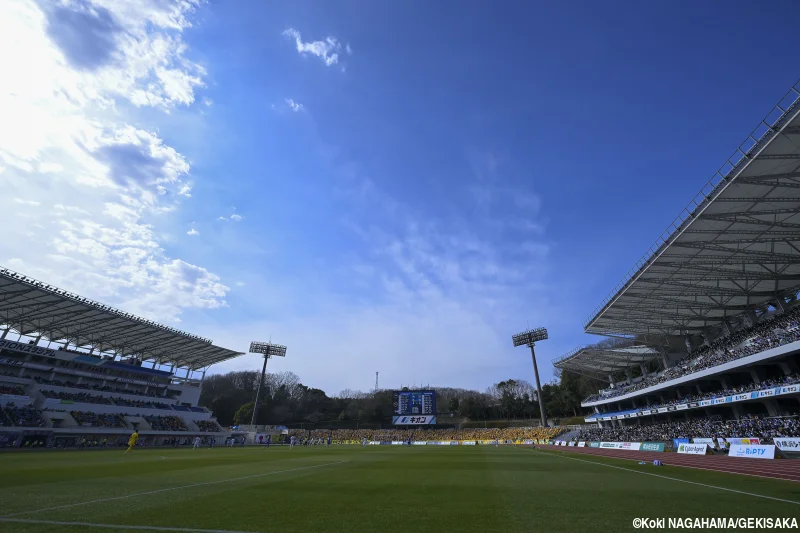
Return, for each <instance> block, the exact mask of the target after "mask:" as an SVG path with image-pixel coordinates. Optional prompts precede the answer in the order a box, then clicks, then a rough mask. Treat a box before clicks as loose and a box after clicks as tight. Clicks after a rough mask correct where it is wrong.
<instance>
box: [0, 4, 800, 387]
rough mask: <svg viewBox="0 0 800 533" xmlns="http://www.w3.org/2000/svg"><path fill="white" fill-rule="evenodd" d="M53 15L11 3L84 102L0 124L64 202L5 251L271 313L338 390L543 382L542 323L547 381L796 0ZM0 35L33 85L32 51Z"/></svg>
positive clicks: (76, 271) (688, 187)
mask: <svg viewBox="0 0 800 533" xmlns="http://www.w3.org/2000/svg"><path fill="white" fill-rule="evenodd" d="M59 9H60V11H59V10H53V9H49V8H46V7H42V6H41V5H39V4H36V3H34V2H28V1H26V0H14V2H12V6H11V11H10V14H12V15H14V16H15V17H17V19H18V20H17V22H18V23H17V24H16V25H15V28H23V29H24V30H25V31H28V33H24V34H23V30H22V29H17V30H16V31H17V32H18V33H19V35H18V36H17V37H16V39H17V42H19V40H22V39H23V38H24V39H27V40H29V41H30V43H33V44H36V46H38V48H35V50H37V51H39V52H37V53H36V54H33V55H34V56H35V57H36V58H41V61H42V62H46V61H50V62H51V63H42V64H43V65H45V64H46V65H50V67H49V68H51V69H52V68H55V67H53V66H52V65H56V66H58V68H59V69H62V70H63V73H64V74H63V75H62V76H60V77H59V78H58V79H55V77H53V78H52V79H51V78H47V79H38V80H36V82H37V86H45V87H47V86H48V85H47V84H50V85H54V86H57V87H58V88H59V90H62V91H64V92H65V93H69V94H72V95H73V98H72V100H70V103H69V104H64V103H63V102H61V101H58V102H55V101H54V102H47V103H46V105H43V104H42V98H46V96H43V97H42V98H39V99H36V100H35V101H34V100H33V99H31V100H30V101H25V102H23V103H24V104H25V105H27V106H29V108H30V109H31V110H35V111H36V112H37V115H36V116H39V115H41V121H42V122H41V123H42V124H45V125H47V124H49V123H52V124H54V126H52V129H53V131H58V132H63V135H61V136H53V138H48V139H40V138H39V137H37V136H35V135H34V134H33V133H32V132H30V131H29V132H28V133H27V135H23V136H22V138H23V139H28V138H29V137H30V142H29V143H28V144H24V143H22V142H21V141H20V142H16V141H15V139H16V136H19V133H18V132H10V133H8V135H7V136H6V137H5V138H4V137H3V136H2V135H3V133H2V132H0V182H4V181H5V182H6V185H8V186H9V187H10V190H11V191H12V192H13V193H14V195H12V196H11V197H9V198H12V199H13V202H10V203H13V204H14V208H15V209H16V210H17V211H14V213H13V215H14V220H17V221H19V220H25V218H26V217H32V218H39V219H44V218H46V217H44V216H43V215H42V214H41V212H43V211H46V213H47V217H50V216H51V215H52V217H53V219H52V220H51V219H50V218H47V220H49V221H50V223H51V224H52V226H49V225H48V224H44V223H43V224H40V225H41V226H42V227H41V228H36V227H35V226H36V225H37V224H24V225H23V224H18V226H17V227H19V230H20V234H21V235H20V237H19V239H18V240H16V239H10V240H8V241H7V242H6V243H5V244H4V245H2V246H0V264H3V265H5V266H9V267H12V268H15V269H18V270H20V271H22V272H25V273H30V274H33V275H35V276H37V277H39V278H40V279H43V280H44V281H48V282H52V283H57V284H60V285H62V286H64V287H65V288H68V289H70V290H74V291H76V292H80V293H82V294H86V295H88V296H91V297H95V298H98V299H101V300H103V301H105V302H108V303H112V304H114V305H118V306H120V307H123V308H125V309H130V310H131V311H135V312H137V313H140V314H144V315H146V316H148V317H153V318H156V319H158V320H162V321H164V322H168V323H170V324H174V325H176V326H178V327H180V328H183V329H186V330H188V331H191V332H193V333H197V334H201V335H204V336H208V337H211V338H213V339H214V340H215V341H216V342H217V343H219V344H221V345H223V346H226V347H231V348H236V349H242V350H244V349H245V348H246V347H247V345H248V343H249V341H250V340H261V339H266V338H268V337H269V336H270V335H272V339H273V340H274V341H276V342H283V343H286V344H288V345H289V352H288V353H289V355H288V357H287V359H286V360H283V361H276V362H274V363H273V365H272V367H271V368H273V369H274V370H293V371H295V372H296V373H297V374H299V375H300V377H301V379H302V380H303V381H304V382H305V383H308V384H311V385H314V386H319V387H321V388H324V389H325V390H326V391H328V392H329V393H335V392H338V391H339V390H341V389H345V388H354V389H368V388H370V387H371V385H372V383H373V381H374V372H375V371H380V372H381V381H382V385H383V386H386V387H394V386H399V385H401V384H408V383H417V384H420V383H430V384H435V385H449V386H464V387H474V388H481V389H482V388H484V387H486V386H488V385H490V384H491V383H493V382H496V381H499V380H501V379H506V378H509V377H517V378H523V379H529V380H532V372H531V369H530V360H529V358H528V357H527V355H526V354H525V353H524V351H523V350H516V351H515V350H514V349H513V348H512V347H511V346H510V344H511V341H510V336H511V334H513V333H515V332H516V331H518V330H521V329H525V328H526V327H527V326H528V325H530V326H540V325H542V326H546V327H548V328H549V330H550V340H548V341H547V342H546V343H542V344H541V345H540V346H539V349H538V354H539V359H540V369H541V372H542V374H543V379H544V380H545V381H547V380H549V379H550V378H551V375H552V367H551V365H550V364H549V361H550V360H551V359H552V358H554V357H557V356H559V355H561V354H563V353H564V352H566V351H568V350H569V349H571V348H573V347H574V346H577V345H579V344H582V343H586V342H591V341H593V340H595V339H593V338H592V337H590V336H586V335H584V334H583V333H582V323H583V321H584V320H585V319H586V318H588V316H589V315H590V313H591V312H592V310H593V309H594V308H595V306H596V305H598V304H599V303H600V302H601V301H602V299H603V298H604V297H605V296H606V295H607V294H608V292H609V291H610V290H611V289H612V287H614V286H615V285H616V283H617V282H618V281H619V280H620V279H621V278H622V276H623V275H624V274H625V272H627V270H628V269H629V268H630V267H631V266H633V264H634V263H635V262H636V260H637V259H638V258H639V257H640V256H641V254H642V253H643V252H644V251H645V250H646V249H647V248H648V247H649V246H650V244H652V242H653V241H654V240H655V239H656V237H657V236H658V235H659V234H660V233H661V231H662V230H663V229H664V228H666V227H667V225H668V224H669V223H670V222H671V221H672V219H673V218H674V217H675V216H676V215H677V214H678V213H679V212H680V210H681V209H682V208H683V207H684V205H685V204H686V203H687V202H688V200H689V199H690V198H692V197H693V196H694V194H695V193H697V191H698V190H699V189H700V188H701V187H702V185H703V184H704V183H705V181H706V180H707V179H708V178H710V177H711V175H712V174H713V173H714V171H716V169H717V168H718V167H719V166H720V165H721V164H722V163H723V162H724V160H725V159H726V158H727V157H728V156H729V155H730V154H731V153H732V152H733V150H734V149H735V147H736V146H737V145H738V144H739V142H741V141H742V140H743V139H744V138H745V137H746V135H747V134H748V133H749V132H750V130H751V129H752V128H753V127H754V126H755V125H756V124H757V123H758V121H759V120H760V119H761V118H763V116H764V115H765V114H766V113H767V112H768V111H769V110H770V109H771V106H773V105H774V104H775V103H776V102H777V101H778V99H779V98H780V97H781V96H782V95H783V94H784V92H785V91H786V90H787V89H788V88H789V87H790V86H791V85H792V84H793V83H794V82H795V81H796V78H797V72H798V71H797V64H798V58H799V57H800V55H799V54H798V52H797V47H796V46H795V45H794V42H793V39H792V35H793V30H794V29H795V28H794V24H793V21H794V20H795V19H796V17H795V16H793V15H797V11H798V8H797V6H796V5H795V4H793V3H790V2H783V3H781V2H771V3H769V4H765V5H760V6H759V9H758V10H754V9H753V8H752V5H751V4H750V5H749V4H746V3H743V2H742V3H725V4H724V5H723V4H721V3H712V2H707V3H703V4H702V5H692V4H689V3H683V4H676V3H674V2H673V3H668V2H649V3H646V4H644V5H643V4H641V3H635V2H618V3H614V4H599V3H589V2H585V3H561V4H558V5H556V4H552V5H538V6H534V5H531V4H530V3H526V2H504V3H502V4H497V5H494V4H489V3H486V2H449V1H448V2H445V1H442V2H436V3H433V4H431V3H430V2H403V3H395V4H394V5H389V3H386V2H336V3H334V2H299V3H278V2H235V3H233V2H211V3H203V4H195V3H194V2H190V3H188V4H173V3H171V2H161V1H158V0H149V1H148V2H133V1H131V2H109V1H100V0H97V1H95V2H93V3H90V2H86V1H82V2H66V3H65V4H64V5H63V6H61V7H60V8H59ZM76 13H77V15H76ZM19 21H23V22H24V24H21V23H19ZM87 25H91V26H89V27H92V28H97V27H98V25H99V27H100V28H101V30H98V31H94V32H86V31H79V30H81V29H85V27H86V26H87ZM109 43H112V44H109ZM143 43H145V44H147V46H144V45H143ZM0 44H2V43H0ZM33 44H32V45H31V46H33ZM109 48H111V49H112V53H108V50H109ZM334 54H336V55H335V57H334ZM0 57H5V62H6V63H7V64H10V65H11V67H13V68H15V69H16V71H14V72H15V73H16V75H17V76H19V79H20V81H19V82H18V85H17V86H12V87H7V88H6V91H5V100H3V93H2V92H0V109H1V108H2V105H3V102H4V101H5V102H6V105H7V107H8V109H19V108H22V107H21V105H22V104H21V103H20V101H19V98H20V97H19V96H18V95H19V94H20V93H21V92H23V89H25V88H28V89H30V87H31V86H32V84H33V81H31V78H33V75H32V74H31V72H30V70H31V67H30V65H25V64H21V63H19V62H16V63H15V62H12V61H11V59H9V56H8V54H6V55H5V56H0ZM2 64H3V63H0V65H2ZM12 71H13V70H12ZM64 80H67V81H64ZM63 84H69V85H63ZM0 91H3V87H2V84H0ZM76 94H77V95H79V97H74V95H76ZM74 102H78V103H77V104H74ZM67 105H69V106H70V107H67ZM65 117H67V118H69V120H67V118H65ZM70 117H71V118H70ZM20 120H22V118H20ZM48 121H51V122H48ZM76 121H77V122H76ZM76 123H78V124H80V127H78V126H74V124H76ZM63 124H66V126H63V128H62V127H61V126H59V127H56V126H55V125H63ZM32 127H33V126H32V125H29V124H27V123H26V125H24V126H20V128H22V129H25V128H28V129H30V128H32ZM87 131H91V132H94V133H93V134H88V133H86V132H87ZM4 139H6V141H7V142H6V145H4V144H3V140H4ZM37 143H38V144H37ZM75 146H79V147H80V146H83V147H85V146H89V148H88V149H83V150H81V149H75ZM9 147H10V148H9ZM4 149H5V152H4ZM86 153H88V154H90V156H91V157H89V158H88V160H87V158H86V156H85V154H86ZM53 154H58V155H53ZM4 168H5V171H3V169H4ZM56 184H57V185H56ZM22 185H25V186H22ZM98 191H100V192H98ZM101 193H102V194H101ZM91 195H99V196H97V197H96V198H95V197H94V196H91ZM66 199H71V200H74V202H73V203H75V205H70V204H69V203H68V202H67V201H66ZM79 199H82V201H84V202H86V203H87V205H83V204H81V205H78V204H79V203H80V201H79ZM76 202H77V203H76ZM33 203H38V205H33ZM57 205H60V206H61V207H60V208H58V207H54V206H57ZM101 205H102V206H105V208H104V209H102V210H101V209H100V208H99V206H101ZM68 208H74V209H73V210H72V211H69V209H68ZM23 209H24V210H23ZM75 209H80V210H82V211H83V212H82V213H79V211H76V210H75ZM37 210H40V214H39V215H38V216H37V215H36V214H35V213H36V212H37ZM60 212H65V213H66V212H71V213H72V214H71V215H69V216H63V217H55V214H56V213H60ZM101 215H102V217H101ZM9 216H10V215H9ZM37 232H38V233H37ZM116 235H123V236H126V238H125V239H119V238H117V237H116ZM23 236H24V239H23ZM39 236H41V237H39ZM34 237H37V238H41V239H42V241H41V242H45V243H46V246H44V247H43V248H44V249H45V250H47V251H46V252H43V251H39V252H38V253H32V252H28V251H24V252H23V251H22V248H24V247H23V246H22V243H23V242H26V239H30V238H34ZM128 237H130V238H128ZM47 239H51V240H52V242H50V243H47ZM122 241H124V242H122ZM257 366H258V362H257V359H256V358H255V357H254V356H247V357H244V358H240V359H238V360H235V361H232V362H230V363H226V364H223V365H220V366H219V367H218V368H216V369H215V370H216V371H225V370H229V369H240V368H255V367H257Z"/></svg>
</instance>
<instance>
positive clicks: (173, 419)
mask: <svg viewBox="0 0 800 533" xmlns="http://www.w3.org/2000/svg"><path fill="white" fill-rule="evenodd" d="M144 419H145V420H147V423H148V424H150V427H151V428H153V429H154V430H155V431H189V428H187V427H186V424H184V423H183V420H181V419H180V418H179V417H177V416H172V415H167V416H145V417H144Z"/></svg>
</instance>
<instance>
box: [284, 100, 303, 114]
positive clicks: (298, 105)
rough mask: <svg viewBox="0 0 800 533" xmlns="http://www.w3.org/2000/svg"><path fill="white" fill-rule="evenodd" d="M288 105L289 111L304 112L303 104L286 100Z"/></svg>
mask: <svg viewBox="0 0 800 533" xmlns="http://www.w3.org/2000/svg"><path fill="white" fill-rule="evenodd" d="M286 105H288V106H289V109H291V110H292V111H294V112H295V113H297V112H299V111H302V110H303V104H301V103H300V102H295V101H294V100H292V99H291V98H287V99H286Z"/></svg>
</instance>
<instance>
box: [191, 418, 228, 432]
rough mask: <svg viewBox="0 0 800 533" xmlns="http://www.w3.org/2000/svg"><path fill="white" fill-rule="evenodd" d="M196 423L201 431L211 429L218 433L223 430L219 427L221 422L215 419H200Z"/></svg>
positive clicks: (210, 430)
mask: <svg viewBox="0 0 800 533" xmlns="http://www.w3.org/2000/svg"><path fill="white" fill-rule="evenodd" d="M195 424H197V429H199V430H200V431H209V432H212V433H217V432H220V431H222V428H221V427H219V424H217V423H216V422H215V421H213V420H198V421H197V422H195Z"/></svg>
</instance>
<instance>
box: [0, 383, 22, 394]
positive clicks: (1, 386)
mask: <svg viewBox="0 0 800 533" xmlns="http://www.w3.org/2000/svg"><path fill="white" fill-rule="evenodd" d="M0 394H11V395H17V396H22V395H23V394H25V389H23V388H22V387H21V386H19V385H15V384H12V383H0Z"/></svg>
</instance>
